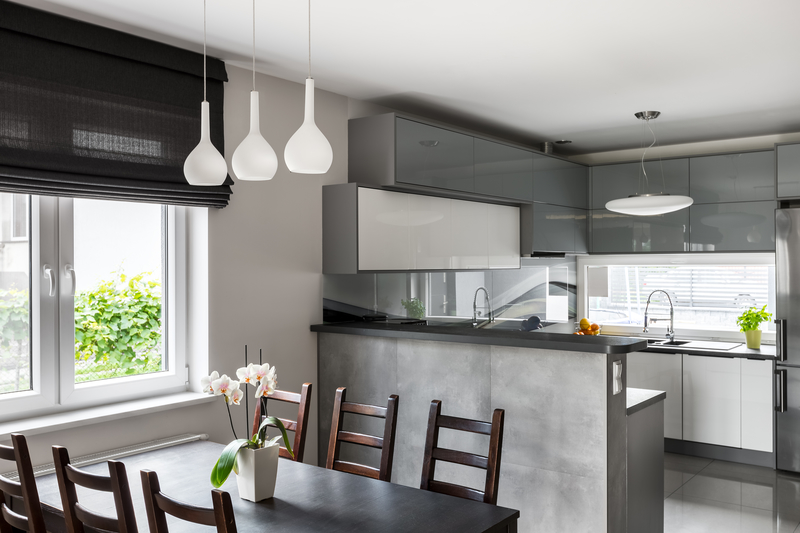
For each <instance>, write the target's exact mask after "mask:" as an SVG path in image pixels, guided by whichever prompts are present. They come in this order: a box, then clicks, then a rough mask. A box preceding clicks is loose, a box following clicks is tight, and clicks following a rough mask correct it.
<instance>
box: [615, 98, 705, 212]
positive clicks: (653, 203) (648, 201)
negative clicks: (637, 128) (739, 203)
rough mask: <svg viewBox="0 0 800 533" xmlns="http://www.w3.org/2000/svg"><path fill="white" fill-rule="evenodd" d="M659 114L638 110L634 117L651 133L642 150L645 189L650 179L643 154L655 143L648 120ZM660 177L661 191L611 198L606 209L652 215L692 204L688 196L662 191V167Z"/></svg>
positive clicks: (658, 112) (678, 209)
mask: <svg viewBox="0 0 800 533" xmlns="http://www.w3.org/2000/svg"><path fill="white" fill-rule="evenodd" d="M660 114H661V112H660V111H640V112H638V113H636V118H638V119H640V120H644V122H645V124H646V125H647V129H649V130H650V133H652V134H653V142H652V143H651V144H650V146H648V147H647V148H645V149H644V152H642V173H643V174H644V181H645V191H647V190H649V188H650V180H649V178H648V177H647V170H645V168H644V155H645V154H646V153H647V150H649V149H650V148H652V147H653V145H655V144H656V134H655V132H654V131H653V128H651V127H650V121H651V120H654V119H656V118H658V116H659V115H660ZM661 179H662V180H664V181H663V186H664V188H663V189H662V190H661V192H658V193H650V192H642V193H639V192H637V193H636V194H632V195H630V196H628V197H627V198H619V199H617V200H611V201H610V202H608V203H606V209H608V210H609V211H613V212H615V213H622V214H623V215H634V216H652V215H663V214H665V213H672V212H673V211H680V210H681V209H686V208H687V207H689V206H690V205H692V203H694V200H692V199H691V198H690V197H688V196H680V195H672V194H669V193H666V192H664V190H666V188H667V183H666V180H665V179H664V169H663V168H662V169H661ZM639 184H640V185H641V175H640V177H639Z"/></svg>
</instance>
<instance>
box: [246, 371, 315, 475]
mask: <svg viewBox="0 0 800 533" xmlns="http://www.w3.org/2000/svg"><path fill="white" fill-rule="evenodd" d="M263 400H264V401H267V402H268V401H270V400H276V401H279V402H285V403H291V404H295V405H297V420H289V419H285V418H280V417H278V420H280V421H281V422H282V423H283V425H284V426H285V427H286V429H287V430H289V431H294V446H292V451H293V452H294V457H292V456H291V454H290V453H289V450H287V449H286V448H285V447H284V446H281V449H280V451H279V452H278V453H279V455H280V456H281V457H285V458H287V459H293V460H294V461H297V462H300V463H302V462H303V454H304V452H305V447H306V436H307V433H308V420H309V412H310V410H311V383H303V387H302V389H301V390H300V392H299V393H297V392H291V391H283V390H276V391H274V392H273V393H272V394H270V395H269V396H267V397H266V398H264V399H263ZM261 403H262V402H260V401H259V402H257V403H256V409H255V412H254V413H253V427H252V431H251V432H250V434H251V435H253V434H255V432H256V431H258V428H259V426H261V422H262V421H263V420H264V418H266V416H264V415H262V413H261Z"/></svg>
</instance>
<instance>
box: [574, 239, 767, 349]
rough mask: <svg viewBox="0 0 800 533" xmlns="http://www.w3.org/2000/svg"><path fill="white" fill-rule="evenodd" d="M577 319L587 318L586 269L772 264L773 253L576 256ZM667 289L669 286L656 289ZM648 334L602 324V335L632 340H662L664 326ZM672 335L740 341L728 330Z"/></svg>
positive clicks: (739, 336) (682, 329) (683, 330)
mask: <svg viewBox="0 0 800 533" xmlns="http://www.w3.org/2000/svg"><path fill="white" fill-rule="evenodd" d="M577 259H578V261H577V262H578V318H580V317H586V316H588V309H589V298H588V295H587V283H586V277H587V275H586V270H587V268H588V267H589V266H626V265H627V266H647V265H669V264H675V265H747V266H749V265H773V266H774V265H775V254H774V253H746V254H744V253H742V254H724V253H717V254H698V253H692V254H680V255H668V254H642V255H587V256H578V258H577ZM660 288H664V289H668V288H669V287H660ZM649 329H650V332H649V333H642V326H640V325H635V326H634V325H618V324H615V325H603V330H602V333H603V335H606V334H608V335H627V336H634V337H658V338H661V337H663V332H664V331H666V323H662V322H661V321H659V323H658V325H656V326H650V328H649ZM675 330H676V332H675V336H676V337H679V338H681V339H689V340H692V339H702V340H706V339H708V340H719V341H733V342H743V339H744V338H743V336H742V335H743V334H742V333H740V332H737V331H730V330H711V329H692V328H686V327H682V326H677V327H676V328H675ZM762 341H763V342H764V343H766V344H772V343H774V342H775V332H771V331H764V332H763V333H762Z"/></svg>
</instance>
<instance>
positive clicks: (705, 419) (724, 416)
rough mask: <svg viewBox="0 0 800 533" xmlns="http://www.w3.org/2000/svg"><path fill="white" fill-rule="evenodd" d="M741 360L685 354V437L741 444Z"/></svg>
mask: <svg viewBox="0 0 800 533" xmlns="http://www.w3.org/2000/svg"><path fill="white" fill-rule="evenodd" d="M741 361H742V359H736V358H726V357H706V356H697V355H686V354H684V356H683V438H684V440H690V441H694V442H704V443H707V444H716V445H719V446H730V447H733V448H741V447H742V425H741V419H742V402H741V400H742V397H741V391H742V388H741V375H742V371H741Z"/></svg>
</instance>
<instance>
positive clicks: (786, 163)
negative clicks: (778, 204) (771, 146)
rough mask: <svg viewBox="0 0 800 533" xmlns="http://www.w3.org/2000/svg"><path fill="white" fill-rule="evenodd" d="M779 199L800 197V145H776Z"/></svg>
mask: <svg viewBox="0 0 800 533" xmlns="http://www.w3.org/2000/svg"><path fill="white" fill-rule="evenodd" d="M775 152H776V159H777V160H778V198H798V197H800V144H776V145H775Z"/></svg>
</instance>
